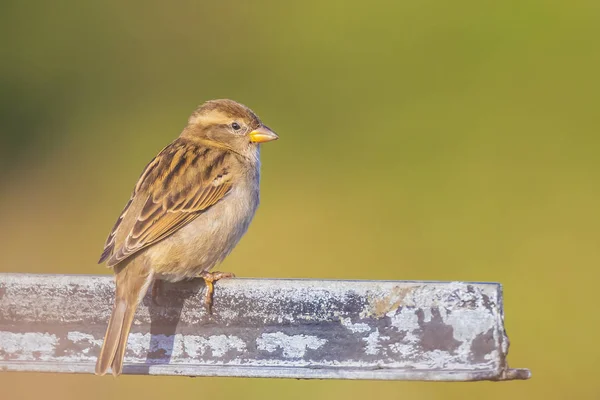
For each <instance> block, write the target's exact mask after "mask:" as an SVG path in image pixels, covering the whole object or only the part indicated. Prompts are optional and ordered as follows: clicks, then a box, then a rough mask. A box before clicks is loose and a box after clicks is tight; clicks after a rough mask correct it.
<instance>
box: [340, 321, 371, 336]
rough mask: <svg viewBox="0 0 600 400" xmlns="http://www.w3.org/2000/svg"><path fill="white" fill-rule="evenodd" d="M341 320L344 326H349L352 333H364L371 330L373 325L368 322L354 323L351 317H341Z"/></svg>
mask: <svg viewBox="0 0 600 400" xmlns="http://www.w3.org/2000/svg"><path fill="white" fill-rule="evenodd" d="M340 322H341V323H342V326H344V327H345V328H348V329H349V330H350V332H352V333H362V332H370V331H371V327H370V326H369V325H368V324H365V323H362V322H358V323H356V324H354V323H352V321H351V320H350V318H340Z"/></svg>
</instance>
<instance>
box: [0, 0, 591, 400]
mask: <svg viewBox="0 0 600 400" xmlns="http://www.w3.org/2000/svg"><path fill="white" fill-rule="evenodd" d="M81 3H82V2H78V1H73V0H64V1H53V2H50V1H37V2H24V1H22V2H17V1H7V0H5V1H3V2H2V3H1V4H0V57H1V58H0V59H1V62H0V93H1V95H0V130H1V135H0V167H1V168H2V178H1V179H0V221H1V224H2V230H1V232H0V252H1V254H2V263H1V264H0V271H3V272H48V273H90V274H98V273H109V272H110V271H108V270H106V269H105V268H104V267H103V266H98V265H96V260H97V258H98V256H99V254H100V252H101V250H102V246H103V242H104V240H105V238H106V236H107V234H108V232H109V230H110V228H111V227H112V224H113V223H114V221H115V220H116V218H117V216H118V214H119V213H120V211H121V209H122V207H123V206H124V204H125V202H126V201H127V199H128V198H129V195H130V191H131V189H132V187H133V185H134V183H135V181H136V179H137V177H138V176H139V173H140V172H141V170H142V168H143V166H144V165H145V164H146V163H147V162H148V161H149V160H150V159H151V158H152V157H153V156H154V155H155V154H156V153H157V152H158V151H159V150H160V149H161V148H162V147H163V146H164V145H166V144H167V143H168V142H170V141H171V140H172V139H174V138H175V137H176V136H177V135H178V134H179V131H180V129H181V128H182V127H183V125H184V124H185V122H186V119H187V117H188V115H189V114H190V113H191V111H192V110H193V109H194V108H195V106H196V105H197V104H199V103H201V102H203V101H205V100H207V99H211V98H222V97H229V98H233V99H236V100H238V101H240V102H242V103H245V104H247V105H248V106H250V107H251V108H253V109H254V110H255V111H256V112H257V113H258V114H259V115H260V116H261V117H262V119H263V120H264V121H265V122H266V123H267V124H268V125H269V126H271V127H272V128H273V129H274V130H275V131H277V132H278V133H279V135H280V137H281V140H279V141H278V142H275V143H272V144H268V145H266V146H264V149H263V181H262V205H261V208H260V210H259V212H258V214H257V217H256V219H255V220H254V223H253V225H252V226H251V228H250V231H249V233H248V235H247V236H246V237H245V238H244V239H243V240H242V242H241V243H240V245H239V246H238V247H237V249H236V250H235V251H234V253H233V254H232V255H231V256H230V257H229V258H228V259H227V260H226V262H225V265H224V266H222V269H223V270H227V271H229V270H231V271H234V272H236V273H237V274H238V275H239V276H258V277H311V278H346V279H427V280H438V279H439V280H481V281H499V282H501V283H503V284H504V287H505V301H506V315H507V319H506V324H507V329H508V333H509V336H510V338H511V341H512V347H511V354H510V356H509V361H510V363H511V366H513V367H528V368H531V369H532V371H533V379H532V380H530V381H527V382H506V383H452V384H448V383H407V382H351V381H347V382H344V381H296V380H268V379H224V378H223V379H204V378H198V379H187V378H160V377H159V378H156V377H130V376H122V377H120V378H119V379H116V380H115V379H112V378H98V377H95V376H91V375H90V376H69V375H52V374H13V373H10V374H9V373H3V374H0V387H1V390H2V396H1V397H2V398H3V399H10V400H12V399H37V398H44V399H64V400H68V399H83V398H85V399H106V398H110V399H137V398H142V396H143V397H144V398H177V399H192V398H193V399H198V398H218V399H237V398H242V397H243V398H244V399H248V400H250V399H261V400H263V399H265V400H268V399H279V398H282V397H287V398H291V399H306V398H310V399H313V400H318V399H362V398H365V397H368V398H383V397H384V396H385V397H386V398H403V399H409V398H410V399H413V398H414V399H437V398H440V399H441V398H443V399H471V398H473V399H474V398H483V399H506V398H510V399H514V400H517V399H571V398H573V399H598V398H600V383H598V382H599V381H598V379H597V375H598V372H599V371H600V368H599V362H600V349H599V348H598V347H599V346H598V340H597V339H598V333H599V329H598V328H599V326H600V318H599V312H598V307H597V306H598V300H597V299H596V297H595V296H594V291H597V290H598V289H597V286H596V284H597V280H598V278H599V277H600V273H599V269H598V266H599V262H600V251H599V246H598V244H599V239H600V209H599V207H598V196H599V195H600V188H599V186H598V178H599V177H600V173H599V172H600V155H599V152H600V137H599V135H600V133H599V129H598V128H600V121H599V119H600V116H599V112H598V107H599V105H600V95H599V93H600V79H599V77H598V74H599V72H598V71H600V50H599V49H600V47H599V46H598V39H599V38H600V6H599V5H598V2H597V1H595V0H590V1H571V2H566V1H551V0H538V1H535V0H521V1H496V2H489V1H453V2H443V1H428V0H424V1H416V2H415V1H406V0H403V1H395V2H392V1H389V2H386V1H369V2H360V1H328V2H320V1H314V0H309V1H306V0H305V1H302V2H283V1H270V2H233V1H219V2H216V1H215V2H205V3H203V2H193V1H181V2H177V3H171V4H167V3H166V2H157V1H154V2H153V1H146V2H137V3H134V2H116V1H108V2H85V4H81Z"/></svg>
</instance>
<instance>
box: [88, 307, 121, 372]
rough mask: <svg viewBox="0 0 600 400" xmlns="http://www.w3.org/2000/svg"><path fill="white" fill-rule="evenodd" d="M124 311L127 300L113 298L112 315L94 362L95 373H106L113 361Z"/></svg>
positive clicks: (119, 337)
mask: <svg viewBox="0 0 600 400" xmlns="http://www.w3.org/2000/svg"><path fill="white" fill-rule="evenodd" d="M126 312H127V302H126V301H125V300H123V299H115V305H114V307H113V311H112V315H111V316H110V321H109V322H108V328H107V329H106V335H104V342H103V343H102V349H101V350H100V355H99V356H98V361H97V362H96V375H104V374H106V371H107V370H108V367H109V366H110V365H111V364H112V362H113V359H114V357H115V354H116V353H117V350H118V347H119V342H120V341H121V332H122V331H123V324H124V322H125V314H126ZM127 332H128V333H129V329H127Z"/></svg>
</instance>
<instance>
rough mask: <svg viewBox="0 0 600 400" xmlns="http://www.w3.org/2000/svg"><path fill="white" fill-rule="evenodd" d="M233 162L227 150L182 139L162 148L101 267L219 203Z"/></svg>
mask: <svg viewBox="0 0 600 400" xmlns="http://www.w3.org/2000/svg"><path fill="white" fill-rule="evenodd" d="M234 158H235V157H234V156H232V155H231V154H229V153H228V152H227V151H226V150H223V149H219V148H211V147H207V146H203V145H200V144H196V143H191V142H189V141H185V140H183V139H177V140H176V141H175V142H173V143H172V144H171V145H169V146H167V147H166V148H164V149H163V150H162V151H161V152H160V153H159V154H158V155H157V156H156V157H155V158H154V159H153V160H152V161H151V162H150V163H149V164H148V165H147V166H146V168H145V169H144V171H143V172H142V174H141V176H140V178H139V180H138V183H137V184H136V186H135V189H134V191H133V194H132V196H131V199H130V200H129V202H128V203H127V205H126V206H125V209H124V210H123V212H122V213H121V216H120V217H119V219H118V220H117V222H116V223H115V226H114V227H113V230H112V231H111V233H110V235H109V237H108V239H107V240H106V244H105V247H104V251H103V253H102V255H101V257H100V262H103V261H106V260H108V261H107V265H108V266H114V265H116V264H118V263H120V262H121V261H123V260H125V259H126V258H128V257H130V256H131V255H133V254H135V253H136V252H138V251H140V250H142V249H144V248H146V247H148V246H150V245H152V244H154V243H156V242H158V241H160V240H162V239H164V238H166V237H167V236H169V235H171V234H173V233H174V232H176V231H177V230H178V229H181V228H182V227H183V226H184V225H186V224H188V223H190V222H191V221H193V220H194V219H195V218H196V217H198V215H200V214H201V213H202V212H204V211H205V210H206V209H208V208H209V207H211V206H213V205H214V204H216V203H218V202H219V201H220V200H221V199H223V197H225V196H226V195H227V193H228V192H229V191H230V190H231V187H232V185H233V181H232V175H231V174H230V172H229V171H230V168H228V167H227V165H228V162H229V163H231V162H234V161H233V159H234ZM230 160H232V161H230Z"/></svg>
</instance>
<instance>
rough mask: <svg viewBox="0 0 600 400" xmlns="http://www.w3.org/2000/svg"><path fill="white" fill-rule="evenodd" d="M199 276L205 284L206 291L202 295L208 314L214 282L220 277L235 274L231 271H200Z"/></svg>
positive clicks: (210, 312) (210, 308)
mask: <svg viewBox="0 0 600 400" xmlns="http://www.w3.org/2000/svg"><path fill="white" fill-rule="evenodd" d="M198 276H199V277H200V278H202V279H204V283H205V284H206V293H205V295H204V305H205V306H206V311H207V312H208V313H209V314H212V301H213V294H214V292H215V287H214V283H215V282H216V281H218V280H221V279H226V278H235V274H233V273H231V272H221V271H215V272H202V273H200V275H198Z"/></svg>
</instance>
